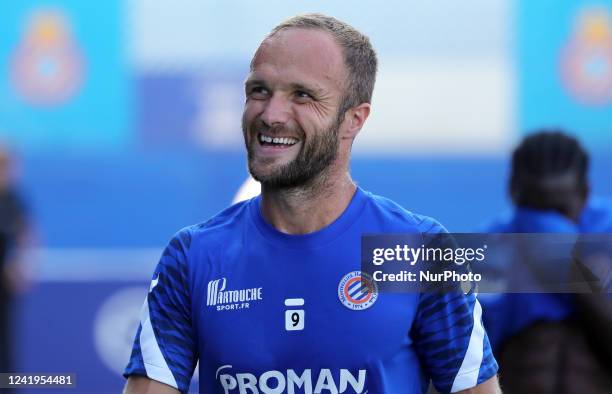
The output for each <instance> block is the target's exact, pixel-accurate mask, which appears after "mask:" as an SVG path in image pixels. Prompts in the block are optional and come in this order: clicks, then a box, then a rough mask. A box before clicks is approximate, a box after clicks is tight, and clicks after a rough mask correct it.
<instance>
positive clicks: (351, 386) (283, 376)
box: [215, 365, 368, 394]
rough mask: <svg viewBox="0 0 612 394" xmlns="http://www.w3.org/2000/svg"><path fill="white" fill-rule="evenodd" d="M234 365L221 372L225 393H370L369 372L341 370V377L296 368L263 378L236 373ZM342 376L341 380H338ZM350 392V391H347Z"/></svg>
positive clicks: (219, 372) (261, 376)
mask: <svg viewBox="0 0 612 394" xmlns="http://www.w3.org/2000/svg"><path fill="white" fill-rule="evenodd" d="M231 369H232V366H231V365H223V366H221V367H219V368H218V369H217V372H216V374H215V377H216V379H217V380H218V381H219V383H220V384H221V387H222V388H223V392H224V393H225V394H229V393H240V394H247V393H248V394H259V393H262V394H281V393H291V394H293V393H304V394H320V393H346V392H349V393H358V394H367V392H368V391H367V390H365V391H364V389H365V380H366V370H365V369H360V370H359V371H356V372H357V374H356V375H353V373H352V372H351V371H350V370H348V369H340V371H339V374H338V373H335V374H332V371H331V370H330V369H321V370H319V372H318V375H317V374H316V372H315V373H314V374H313V370H311V369H305V370H303V371H302V372H301V373H298V372H296V371H295V370H293V369H287V370H286V371H266V372H264V373H262V374H260V375H259V376H256V375H254V374H252V373H248V372H244V373H232V371H231ZM334 375H335V376H338V380H335V379H334ZM347 390H350V391H347Z"/></svg>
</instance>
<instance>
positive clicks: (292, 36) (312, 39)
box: [251, 28, 346, 86]
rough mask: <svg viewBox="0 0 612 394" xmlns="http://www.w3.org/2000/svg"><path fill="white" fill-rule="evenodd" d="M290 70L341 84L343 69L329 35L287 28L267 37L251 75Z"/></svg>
mask: <svg viewBox="0 0 612 394" xmlns="http://www.w3.org/2000/svg"><path fill="white" fill-rule="evenodd" d="M269 69H273V70H272V71H274V72H280V71H283V70H292V71H295V72H298V73H301V74H303V75H304V76H307V75H308V76H311V77H313V78H315V79H318V78H322V79H328V80H329V81H330V82H334V83H335V84H337V85H338V86H340V85H341V84H342V81H344V78H345V76H346V67H345V64H344V58H343V54H342V49H341V48H340V46H339V45H338V44H337V43H336V41H335V40H334V38H333V37H332V36H331V34H330V33H328V32H325V31H322V30H317V29H312V28H287V29H283V30H281V31H279V32H277V33H276V34H274V35H273V36H272V37H268V38H266V39H265V40H264V41H263V42H262V43H261V45H260V46H259V48H258V49H257V52H256V53H255V56H254V57H253V61H252V64H251V75H253V76H256V75H257V76H259V77H262V76H261V75H260V74H262V73H263V72H265V71H266V70H269Z"/></svg>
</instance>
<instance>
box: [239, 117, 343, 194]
mask: <svg viewBox="0 0 612 394" xmlns="http://www.w3.org/2000/svg"><path fill="white" fill-rule="evenodd" d="M342 119H343V117H342V116H340V115H338V116H336V119H335V120H334V122H333V123H332V124H331V125H330V126H329V127H327V128H326V129H325V130H321V131H319V132H317V133H314V134H313V135H312V136H311V137H310V138H308V139H306V138H305V134H304V131H303V130H302V129H301V128H295V129H288V128H285V127H280V128H274V127H270V126H268V125H266V124H265V123H263V122H262V121H261V120H259V119H256V120H255V121H253V122H252V123H251V124H250V125H248V126H247V125H246V124H245V122H244V119H243V122H242V131H243V134H244V142H245V145H246V148H247V152H248V162H249V172H250V173H251V176H252V177H253V178H254V179H255V180H256V181H258V182H260V183H261V184H262V185H263V186H266V187H268V188H272V189H293V188H296V187H300V186H306V185H310V184H314V183H315V181H317V180H319V178H321V180H323V179H322V177H324V176H325V175H324V174H325V170H326V169H327V168H329V166H330V165H331V164H332V163H333V162H334V161H335V160H336V157H337V155H338V146H339V143H340V142H339V141H338V130H339V128H340V124H341V123H342ZM268 131H272V132H271V133H270V134H277V133H278V134H280V133H281V132H282V131H290V133H288V134H289V135H295V136H299V137H300V140H301V141H302V147H301V148H300V151H299V152H298V154H297V156H296V157H295V159H293V160H292V161H290V162H288V163H285V164H282V165H280V166H278V167H277V168H275V169H273V170H272V171H267V173H266V172H264V171H261V170H260V169H259V168H258V163H257V161H258V159H257V157H255V154H254V149H253V144H259V138H258V134H259V133H260V132H268ZM248 133H251V135H252V138H251V143H250V145H249V143H248V141H247V134H248Z"/></svg>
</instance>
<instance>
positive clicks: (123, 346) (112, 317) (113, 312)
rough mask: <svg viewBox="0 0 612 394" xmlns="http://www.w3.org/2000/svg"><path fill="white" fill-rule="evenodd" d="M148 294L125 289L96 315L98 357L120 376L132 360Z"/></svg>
mask: <svg viewBox="0 0 612 394" xmlns="http://www.w3.org/2000/svg"><path fill="white" fill-rule="evenodd" d="M146 294H147V289H146V288H145V287H141V286H132V287H126V288H123V289H121V290H119V291H117V292H115V293H113V294H112V295H111V296H110V297H108V298H107V299H106V301H105V302H104V303H103V304H102V306H100V309H99V310H98V313H97V315H96V319H95V322H94V328H93V331H94V332H93V335H94V343H95V346H96V350H97V352H98V356H100V359H101V360H102V361H103V362H104V365H106V366H107V367H108V368H109V369H110V370H111V371H113V372H116V373H117V374H119V375H121V374H122V373H123V369H124V368H125V366H126V365H127V363H128V361H129V359H130V353H131V351H132V344H133V343H134V335H135V334H136V329H137V328H138V324H139V323H140V320H139V319H140V308H142V303H143V300H144V299H145V295H146Z"/></svg>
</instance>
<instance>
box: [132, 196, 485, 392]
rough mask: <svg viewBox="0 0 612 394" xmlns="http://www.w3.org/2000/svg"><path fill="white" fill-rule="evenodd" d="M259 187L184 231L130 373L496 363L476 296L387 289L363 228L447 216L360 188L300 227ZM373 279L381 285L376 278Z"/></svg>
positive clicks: (213, 385) (274, 386) (227, 377)
mask: <svg viewBox="0 0 612 394" xmlns="http://www.w3.org/2000/svg"><path fill="white" fill-rule="evenodd" d="M260 202H261V199H260V197H256V198H254V199H251V200H249V201H246V202H243V203H239V204H237V205H234V206H232V207H230V208H228V209H227V210H225V211H224V212H222V213H221V214H219V215H217V216H216V217H214V218H213V219H211V220H209V221H208V222H206V223H203V224H200V225H196V226H192V227H189V228H186V229H184V230H182V231H180V232H179V233H178V234H177V235H176V236H175V237H174V239H172V241H171V242H170V244H169V245H168V247H167V248H166V249H165V251H164V253H163V256H162V257H161V261H160V262H159V264H158V266H157V269H156V270H155V273H154V275H153V281H152V283H151V287H150V291H149V294H148V296H147V299H146V300H145V303H144V306H143V310H142V316H141V323H140V326H139V328H138V332H137V335H136V340H135V343H134V348H133V351H132V356H131V359H130V362H129V364H128V366H127V368H126V370H125V375H126V376H128V375H145V376H148V377H149V378H151V379H154V380H157V381H160V382H163V383H166V384H168V385H170V386H173V387H175V388H177V389H178V390H180V391H181V392H184V391H187V390H188V387H189V382H190V380H191V376H192V373H193V371H194V368H195V366H196V362H197V361H198V360H199V376H200V389H201V392H203V393H311V394H312V393H366V392H368V393H370V394H377V393H425V392H426V390H427V386H428V384H429V381H430V380H432V381H433V383H434V385H435V386H436V388H437V389H438V390H439V391H441V392H455V391H459V390H463V389H466V388H469V387H473V386H475V385H477V384H479V383H481V382H483V381H485V380H487V379H489V378H491V377H492V376H494V375H495V374H496V372H497V363H496V362H495V360H494V358H493V356H492V353H491V349H490V345H489V342H488V339H487V336H486V334H485V331H484V329H483V326H482V321H481V307H480V304H479V303H478V301H477V299H476V296H475V295H473V294H471V295H463V294H437V295H434V294H416V293H412V294H408V293H403V294H397V293H394V294H391V293H379V292H378V291H377V290H376V287H375V286H374V285H372V284H371V282H367V281H364V282H362V281H361V280H360V279H361V273H360V251H361V235H362V234H372V233H413V232H421V233H437V232H441V231H445V230H444V229H443V227H442V226H441V225H440V224H438V223H437V222H436V221H434V220H432V219H430V218H427V217H423V216H419V215H415V214H412V213H410V212H407V211H406V210H404V209H403V208H401V207H399V206H398V205H396V204H395V203H393V202H391V201H389V200H387V199H384V198H381V197H378V196H374V195H372V194H370V193H367V192H364V191H363V190H361V189H359V188H358V189H357V191H356V193H355V195H354V197H353V198H352V200H351V202H350V204H349V206H348V207H347V209H346V210H345V211H344V212H343V214H342V215H341V216H340V217H339V218H338V219H336V220H335V221H334V222H333V223H332V224H330V225H329V226H327V227H325V228H324V229H322V230H320V231H317V232H314V233H310V234H306V235H288V234H284V233H281V232H279V231H277V230H276V229H275V228H274V227H272V226H271V225H270V224H268V223H267V222H266V221H265V220H264V218H263V217H262V216H261V213H260V208H259V207H260ZM368 283H370V285H368Z"/></svg>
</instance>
